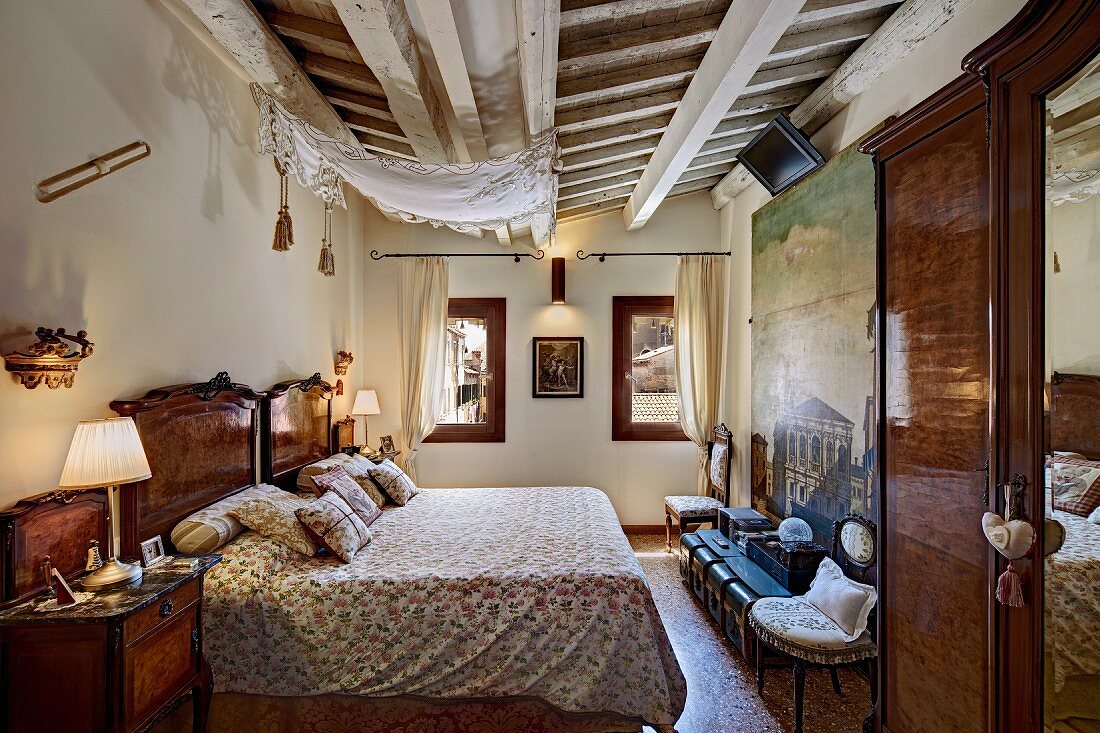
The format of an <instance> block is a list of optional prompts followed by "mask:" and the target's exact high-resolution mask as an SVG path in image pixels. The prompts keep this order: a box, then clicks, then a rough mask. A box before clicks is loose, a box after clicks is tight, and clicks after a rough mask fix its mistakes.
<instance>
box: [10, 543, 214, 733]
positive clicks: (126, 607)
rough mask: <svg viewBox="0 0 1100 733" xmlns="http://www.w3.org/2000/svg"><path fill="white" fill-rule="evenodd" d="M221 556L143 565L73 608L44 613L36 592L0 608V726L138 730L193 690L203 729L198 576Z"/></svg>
mask: <svg viewBox="0 0 1100 733" xmlns="http://www.w3.org/2000/svg"><path fill="white" fill-rule="evenodd" d="M191 560H195V561H197V562H196V563H195V566H194V567H191V566H190V562H191ZM220 561H221V555H200V556H197V557H187V556H180V557H177V558H176V559H175V560H174V561H173V562H172V563H165V565H164V566H163V567H161V566H154V567H152V568H146V569H145V576H144V578H143V579H142V582H141V584H140V585H137V586H129V587H124V588H116V589H114V590H109V591H104V592H101V593H96V594H94V595H92V596H91V597H90V598H86V599H85V600H83V601H82V602H81V603H78V604H77V605H75V606H68V607H65V608H60V609H56V610H53V611H38V610H36V609H37V608H38V607H39V606H40V605H42V604H43V603H45V602H46V600H47V599H46V597H45V596H39V597H37V598H34V599H32V600H30V601H27V602H25V603H23V604H20V605H18V606H15V607H13V608H10V609H7V610H5V611H2V612H0V701H2V702H0V707H2V708H3V709H4V711H5V713H4V717H5V720H0V730H3V731H5V733H23V731H46V730H57V731H62V730H63V731H66V732H67V733H76V732H77V731H87V732H88V733H99V732H100V731H110V733H134V732H135V731H143V730H147V729H148V728H151V727H152V726H153V725H154V724H155V723H156V722H157V721H159V720H160V719H161V718H162V717H163V716H165V715H167V714H168V713H169V712H171V711H172V710H173V709H174V708H175V707H176V706H177V704H178V703H180V702H182V700H183V699H184V698H186V696H187V695H191V696H192V700H193V704H194V730H195V731H196V733H201V731H203V730H204V729H205V727H206V717H207V713H208V712H209V709H210V695H211V693H212V691H213V680H212V678H211V675H210V668H209V666H207V664H206V662H205V660H204V659H203V656H202V582H203V575H205V573H206V571H208V570H209V569H210V568H212V567H214V565H216V564H217V563H218V562H220ZM72 585H73V591H74V592H75V593H76V594H77V595H78V597H82V595H83V594H82V593H81V588H80V585H79V583H73V584H72Z"/></svg>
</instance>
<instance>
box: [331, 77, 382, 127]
mask: <svg viewBox="0 0 1100 733" xmlns="http://www.w3.org/2000/svg"><path fill="white" fill-rule="evenodd" d="M321 93H322V94H324V95H325V99H327V100H328V101H329V103H330V104H332V105H333V106H335V107H341V108H343V109H346V110H351V111H352V112H358V113H359V114H361V115H370V116H371V117H377V118H378V119H380V120H386V121H387V122H394V121H395V120H394V119H393V115H392V114H390V106H389V105H388V104H386V100H385V99H381V98H379V97H373V96H371V95H370V94H363V93H362V92H354V91H352V90H350V89H344V88H342V87H330V86H324V87H321Z"/></svg>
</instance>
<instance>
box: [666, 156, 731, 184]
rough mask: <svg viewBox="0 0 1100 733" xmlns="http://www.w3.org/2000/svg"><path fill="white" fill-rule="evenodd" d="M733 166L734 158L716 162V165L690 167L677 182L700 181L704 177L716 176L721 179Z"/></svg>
mask: <svg viewBox="0 0 1100 733" xmlns="http://www.w3.org/2000/svg"><path fill="white" fill-rule="evenodd" d="M733 166H734V162H733V161H732V160H729V161H726V162H725V163H715V164H714V165H708V166H706V167H703V168H691V167H689V168H688V169H687V170H686V171H684V172H683V174H682V175H681V176H680V180H678V181H676V182H677V183H687V182H688V181H698V180H701V179H703V178H713V177H715V176H717V177H718V179H719V180H721V178H722V176H724V175H726V174H727V173H729V172H730V171H731V170H732V169H733Z"/></svg>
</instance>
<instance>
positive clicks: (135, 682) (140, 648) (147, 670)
mask: <svg viewBox="0 0 1100 733" xmlns="http://www.w3.org/2000/svg"><path fill="white" fill-rule="evenodd" d="M180 590H183V589H182V588H181V589H180ZM199 609H200V606H199V605H198V604H191V605H190V606H188V607H187V608H186V609H183V610H179V611H176V612H174V613H172V614H171V615H170V616H168V617H166V618H164V619H163V622H162V623H158V625H157V626H156V628H155V629H154V630H153V631H152V632H150V633H148V634H146V635H144V636H143V637H142V638H141V640H140V641H138V642H137V643H136V644H133V645H131V646H128V647H126V650H125V651H124V662H123V669H124V674H125V679H124V681H123V690H124V691H125V692H124V700H123V709H124V715H125V719H126V729H127V730H133V729H134V727H135V726H136V725H137V724H140V723H142V722H144V721H145V720H146V719H147V718H149V717H150V716H152V715H154V714H155V713H156V712H157V711H159V710H160V709H161V707H162V706H163V705H164V704H165V703H167V702H168V701H169V700H171V699H172V698H174V697H175V696H177V695H179V694H180V693H181V691H182V690H183V689H184V687H185V686H186V685H188V684H190V683H191V681H192V680H193V679H194V677H195V675H196V674H198V672H199V659H200V655H199V650H200V649H199V647H200V636H199V624H200V617H199ZM154 610H155V609H154Z"/></svg>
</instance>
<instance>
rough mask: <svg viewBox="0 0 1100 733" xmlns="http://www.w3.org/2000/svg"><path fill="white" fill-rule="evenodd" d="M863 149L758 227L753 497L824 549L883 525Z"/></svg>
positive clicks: (836, 162) (768, 210)
mask: <svg viewBox="0 0 1100 733" xmlns="http://www.w3.org/2000/svg"><path fill="white" fill-rule="evenodd" d="M874 187H875V184H874V169H873V167H872V164H871V159H870V158H869V157H867V156H865V155H862V154H860V153H859V151H858V150H857V149H856V146H854V145H853V146H852V147H850V148H848V149H846V150H845V151H843V152H841V153H840V154H839V155H837V156H836V157H835V158H833V160H831V161H829V163H828V164H827V165H825V166H824V167H823V168H822V169H821V170H819V171H817V172H816V173H814V174H813V175H812V176H810V177H809V178H807V179H805V180H803V181H802V182H801V183H799V184H798V185H796V186H795V187H794V188H792V189H790V190H789V191H787V192H785V193H783V194H781V195H780V196H778V197H777V198H775V199H774V200H773V201H771V202H770V203H768V204H767V205H765V206H763V207H762V208H761V209H760V210H759V211H757V212H756V213H755V214H754V215H753V220H752V433H753V436H752V453H753V455H752V495H753V505H754V507H755V508H756V509H757V510H759V511H762V512H764V513H766V514H769V515H771V516H772V517H773V518H777V519H778V518H783V517H788V516H797V517H801V518H802V519H805V520H806V521H807V522H809V523H810V526H811V527H813V529H814V534H815V536H816V538H817V539H818V541H819V542H821V541H823V540H827V539H829V538H830V537H831V535H832V524H833V522H834V521H835V520H836V519H839V518H840V517H843V516H844V515H845V514H847V513H849V512H857V513H859V514H863V515H864V516H875V514H876V513H877V509H878V507H877V502H878V497H877V496H876V493H875V491H874V486H875V478H874V475H873V474H874V472H873V470H872V467H873V465H874V462H873V458H874V440H873V439H874V435H875V424H876V421H875V412H874V404H875V394H874V392H875V379H874V368H875V363H874V359H875V355H874V311H875V206H874Z"/></svg>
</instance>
